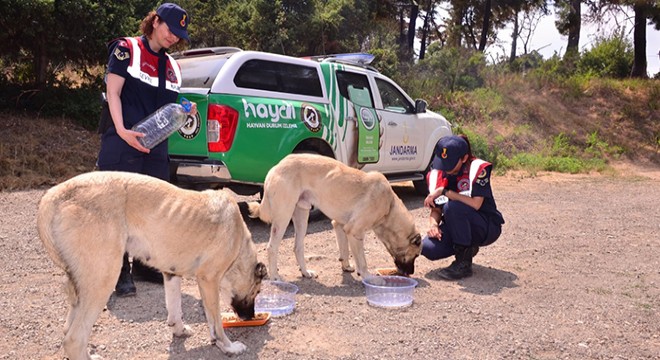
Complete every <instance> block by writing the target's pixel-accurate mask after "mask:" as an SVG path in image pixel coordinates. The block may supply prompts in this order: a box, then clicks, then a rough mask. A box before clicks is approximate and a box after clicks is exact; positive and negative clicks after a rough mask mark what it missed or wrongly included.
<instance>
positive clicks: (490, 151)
mask: <svg viewBox="0 0 660 360" xmlns="http://www.w3.org/2000/svg"><path fill="white" fill-rule="evenodd" d="M455 133H456V134H464V135H465V136H467V137H468V140H469V141H470V148H471V150H472V155H474V156H476V157H478V158H480V159H483V160H486V161H488V162H490V163H491V164H493V167H494V168H496V167H497V165H498V162H499V159H500V151H499V148H498V147H497V144H493V145H490V144H489V141H488V139H486V138H484V137H483V136H481V135H479V134H477V133H475V132H473V131H472V130H470V129H468V128H467V127H463V126H460V125H459V126H457V128H456V129H455Z"/></svg>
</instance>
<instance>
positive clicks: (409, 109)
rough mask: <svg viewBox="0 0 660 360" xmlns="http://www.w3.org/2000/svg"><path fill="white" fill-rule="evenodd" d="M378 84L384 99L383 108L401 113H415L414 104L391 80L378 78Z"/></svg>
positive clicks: (381, 96)
mask: <svg viewBox="0 0 660 360" xmlns="http://www.w3.org/2000/svg"><path fill="white" fill-rule="evenodd" d="M376 85H377V86H378V92H379V93H380V98H381V100H382V101H383V110H387V111H393V112H399V113H414V112H415V108H414V106H413V105H412V104H411V103H410V102H409V101H408V99H406V97H405V96H404V95H403V94H402V93H401V92H400V91H399V89H397V88H396V87H394V85H392V84H390V83H389V82H387V81H385V80H383V79H379V78H376Z"/></svg>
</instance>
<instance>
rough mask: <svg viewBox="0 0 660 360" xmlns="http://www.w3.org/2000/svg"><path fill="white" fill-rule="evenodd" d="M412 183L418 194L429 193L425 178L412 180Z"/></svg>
mask: <svg viewBox="0 0 660 360" xmlns="http://www.w3.org/2000/svg"><path fill="white" fill-rule="evenodd" d="M412 183H413V186H414V187H415V192H416V193H417V194H418V195H422V196H426V195H428V194H429V186H428V184H427V183H426V180H414V181H413V182H412Z"/></svg>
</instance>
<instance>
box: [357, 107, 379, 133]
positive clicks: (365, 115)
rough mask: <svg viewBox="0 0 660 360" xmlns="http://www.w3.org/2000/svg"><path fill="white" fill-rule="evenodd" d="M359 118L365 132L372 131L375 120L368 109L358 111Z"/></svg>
mask: <svg viewBox="0 0 660 360" xmlns="http://www.w3.org/2000/svg"><path fill="white" fill-rule="evenodd" d="M360 117H361V118H362V125H364V127H365V128H366V129H367V130H371V129H373V128H374V126H375V125H376V119H374V116H373V114H372V113H371V111H369V109H367V108H362V109H360Z"/></svg>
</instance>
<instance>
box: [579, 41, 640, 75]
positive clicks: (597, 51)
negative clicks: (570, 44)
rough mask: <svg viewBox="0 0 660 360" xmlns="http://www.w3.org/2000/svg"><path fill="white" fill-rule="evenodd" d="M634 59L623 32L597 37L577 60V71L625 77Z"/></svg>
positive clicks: (631, 48)
mask: <svg viewBox="0 0 660 360" xmlns="http://www.w3.org/2000/svg"><path fill="white" fill-rule="evenodd" d="M633 60H634V53H633V46H632V44H631V43H630V41H628V40H626V39H625V37H624V36H623V34H615V35H613V36H612V37H610V38H598V39H596V42H595V45H594V46H593V47H592V48H591V49H589V50H587V51H585V52H584V53H583V54H582V55H581V56H580V59H579V60H578V62H577V69H578V72H579V73H581V74H590V75H595V76H598V77H613V78H618V79H621V78H626V77H628V76H629V75H630V70H631V69H632V65H633Z"/></svg>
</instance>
